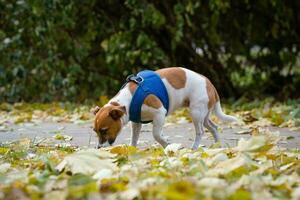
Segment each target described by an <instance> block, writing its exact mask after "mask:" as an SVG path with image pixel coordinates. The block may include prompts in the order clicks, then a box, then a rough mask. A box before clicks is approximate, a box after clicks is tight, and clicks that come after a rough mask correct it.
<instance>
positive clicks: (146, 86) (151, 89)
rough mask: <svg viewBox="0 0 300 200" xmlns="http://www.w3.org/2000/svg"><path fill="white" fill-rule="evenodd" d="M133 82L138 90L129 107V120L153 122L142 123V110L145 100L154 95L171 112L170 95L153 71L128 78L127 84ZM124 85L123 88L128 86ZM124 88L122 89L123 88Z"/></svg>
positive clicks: (142, 72)
mask: <svg viewBox="0 0 300 200" xmlns="http://www.w3.org/2000/svg"><path fill="white" fill-rule="evenodd" d="M130 81H133V82H135V83H136V84H137V88H136V90H135V92H134V94H133V96H132V100H131V103H130V106H129V120H130V121H133V122H136V123H149V122H151V121H147V122H143V121H141V108H142V104H143V103H144V100H145V98H146V97H147V96H148V95H150V94H153V95H155V96H156V97H157V98H159V100H160V101H161V102H162V104H163V106H164V108H165V109H166V110H167V113H168V111H169V95H168V92H167V89H166V87H165V85H164V83H163V81H162V80H161V78H160V76H159V75H158V74H157V73H155V72H154V71H151V70H145V71H141V72H139V73H138V74H137V75H130V76H128V77H127V78H126V83H128V82H130ZM126 83H125V84H124V85H123V87H124V86H125V85H126ZM123 87H122V88H123Z"/></svg>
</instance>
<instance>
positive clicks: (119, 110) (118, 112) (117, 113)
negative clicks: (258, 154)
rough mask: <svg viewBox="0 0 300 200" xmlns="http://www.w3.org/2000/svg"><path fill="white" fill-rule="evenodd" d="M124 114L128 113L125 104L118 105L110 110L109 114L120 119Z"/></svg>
mask: <svg viewBox="0 0 300 200" xmlns="http://www.w3.org/2000/svg"><path fill="white" fill-rule="evenodd" d="M124 114H126V107H125V106H116V107H114V108H113V109H112V110H111V111H109V115H110V116H111V117H112V118H113V119H114V120H117V119H120V118H121V117H122V116H123V115H124Z"/></svg>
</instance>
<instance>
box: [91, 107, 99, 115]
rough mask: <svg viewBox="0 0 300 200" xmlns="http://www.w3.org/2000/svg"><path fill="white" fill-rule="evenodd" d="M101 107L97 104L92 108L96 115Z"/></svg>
mask: <svg viewBox="0 0 300 200" xmlns="http://www.w3.org/2000/svg"><path fill="white" fill-rule="evenodd" d="M100 109H101V108H100V107H99V106H96V107H95V108H92V109H91V112H92V113H93V114H94V115H96V114H97V112H98V111H99V110H100Z"/></svg>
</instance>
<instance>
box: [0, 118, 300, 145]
mask: <svg viewBox="0 0 300 200" xmlns="http://www.w3.org/2000/svg"><path fill="white" fill-rule="evenodd" d="M8 127H9V128H7V129H4V130H0V143H5V142H11V141H16V140H19V139H22V138H30V139H33V140H34V141H40V142H44V141H51V142H53V143H56V144H66V141H63V140H57V139H54V137H55V135H56V134H61V135H68V136H71V137H72V140H71V141H67V143H71V144H72V145H76V146H87V147H95V146H96V144H97V137H96V134H95V133H94V132H93V130H92V122H91V121H87V122H85V123H83V124H74V123H55V122H40V123H22V124H18V125H15V124H10V125H9V126H8ZM242 127H243V126H241V127H239V126H234V128H232V127H230V126H228V125H225V124H223V125H221V126H220V129H219V132H220V138H221V141H222V146H236V145H237V142H238V140H239V139H240V138H249V137H251V135H250V134H249V132H248V131H247V129H245V128H242ZM151 129H152V124H146V125H143V128H142V132H141V135H140V139H139V142H138V147H140V148H146V147H149V146H152V145H158V144H157V143H156V142H155V140H154V139H153V137H152V133H151ZM266 129H269V130H270V131H272V132H278V133H279V134H280V136H281V138H282V140H280V142H279V145H280V146H281V147H284V148H299V145H300V132H299V131H291V130H289V129H287V128H278V127H272V126H269V127H266ZM163 135H164V137H165V138H166V139H167V140H168V141H169V142H171V143H181V144H182V145H183V146H184V147H190V146H191V145H192V143H193V138H194V127H193V124H192V123H188V122H183V123H179V124H178V123H177V124H176V123H175V124H174V123H172V124H170V123H166V124H165V126H164V129H163ZM129 142H130V126H129V125H127V126H126V127H124V128H123V130H122V132H121V133H120V134H119V136H118V138H117V140H116V142H115V144H129ZM213 143H214V142H213V138H212V136H211V134H210V133H209V132H207V130H206V131H205V134H204V136H203V137H202V140H201V145H202V146H205V147H209V146H210V145H212V144H213Z"/></svg>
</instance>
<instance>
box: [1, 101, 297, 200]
mask: <svg viewBox="0 0 300 200" xmlns="http://www.w3.org/2000/svg"><path fill="white" fill-rule="evenodd" d="M296 105H297V103H288V104H278V103H276V102H275V103H274V102H273V100H269V99H268V100H266V101H264V102H262V103H258V102H255V103H252V104H251V103H249V104H244V103H240V104H236V105H234V106H232V107H228V106H227V107H226V106H225V108H224V109H225V110H226V112H227V113H235V115H238V117H239V119H240V123H237V124H233V125H231V126H232V127H240V126H242V127H243V128H244V129H243V130H240V131H237V132H236V134H238V135H241V136H242V137H243V136H247V135H251V137H250V138H248V137H247V138H248V139H244V138H241V139H239V140H238V142H237V146H236V147H221V146H218V145H213V146H211V147H208V148H206V147H200V148H199V149H198V150H197V151H193V150H191V149H187V148H183V147H181V145H180V144H171V145H169V146H168V147H167V148H166V149H162V148H160V147H153V146H151V147H149V148H147V149H137V148H135V147H131V146H127V145H119V146H114V147H109V148H103V149H99V150H98V149H88V148H79V147H75V146H72V145H70V144H69V143H67V142H68V140H71V138H70V137H67V136H66V135H64V134H62V133H61V132H60V131H62V130H63V128H62V130H59V132H57V133H56V134H55V135H54V138H56V139H61V140H63V141H65V142H66V143H62V144H59V145H57V144H54V143H52V142H49V141H51V140H38V139H36V140H30V139H26V138H24V139H22V140H20V141H15V142H6V143H2V144H1V145H0V157H1V160H0V199H294V200H296V199H300V151H299V149H285V148H282V147H280V146H279V145H278V144H279V143H280V142H286V140H293V138H294V137H293V136H289V137H280V136H279V134H278V132H272V131H269V130H268V127H270V126H280V127H285V128H288V129H291V130H296V131H297V130H299V121H300V120H299V116H300V115H299V109H298V108H297V106H296ZM0 112H1V115H0V116H1V117H0V130H1V131H2V130H3V131H5V130H6V129H8V127H9V124H12V123H27V122H33V123H39V120H42V121H47V120H50V121H57V122H71V123H85V122H90V121H91V120H92V117H93V116H92V115H90V114H89V106H82V107H77V108H76V109H75V106H73V105H71V104H70V105H69V104H66V105H63V104H59V103H53V104H48V105H47V104H46V105H45V104H35V105H29V104H15V105H11V104H5V105H4V104H1V106H0ZM2 114H3V115H2ZM190 120H191V119H190V118H189V117H187V110H181V111H179V112H177V113H175V114H174V115H173V116H171V117H170V118H169V119H168V125H169V126H171V125H172V124H176V123H179V124H180V123H185V122H186V121H190ZM214 120H216V121H217V119H215V118H214ZM52 139H53V138H52Z"/></svg>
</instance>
